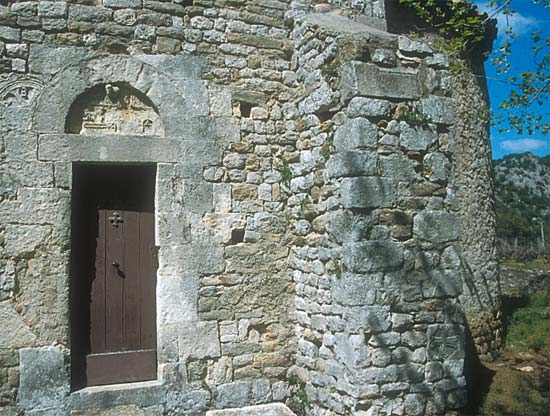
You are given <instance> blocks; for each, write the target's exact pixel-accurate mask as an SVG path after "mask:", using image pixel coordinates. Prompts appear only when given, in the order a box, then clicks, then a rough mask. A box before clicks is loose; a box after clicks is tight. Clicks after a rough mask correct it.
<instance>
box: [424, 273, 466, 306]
mask: <svg viewBox="0 0 550 416" xmlns="http://www.w3.org/2000/svg"><path fill="white" fill-rule="evenodd" d="M461 293H462V279H461V276H460V272H459V271H458V270H456V271H454V270H453V271H448V270H443V271H441V270H431V271H428V272H427V273H426V275H425V276H424V280H422V295H423V296H424V298H426V299H429V298H449V297H451V298H454V297H457V296H458V295H460V294H461Z"/></svg>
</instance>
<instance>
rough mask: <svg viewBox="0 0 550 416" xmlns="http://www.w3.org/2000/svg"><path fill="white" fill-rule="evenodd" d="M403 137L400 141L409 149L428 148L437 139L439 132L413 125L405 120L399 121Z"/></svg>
mask: <svg viewBox="0 0 550 416" xmlns="http://www.w3.org/2000/svg"><path fill="white" fill-rule="evenodd" d="M399 127H400V129H401V137H400V140H399V143H400V144H401V146H402V147H404V148H405V149H407V150H426V149H427V148H428V146H430V145H431V144H433V143H435V142H436V141H437V134H436V133H435V132H434V131H432V130H431V129H427V128H423V127H420V126H415V127H411V126H409V125H408V124H407V123H405V122H404V121H402V122H400V123H399Z"/></svg>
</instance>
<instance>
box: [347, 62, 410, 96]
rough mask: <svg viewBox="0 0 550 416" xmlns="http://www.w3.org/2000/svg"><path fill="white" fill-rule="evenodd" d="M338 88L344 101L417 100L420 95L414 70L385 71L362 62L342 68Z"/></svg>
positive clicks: (352, 63)
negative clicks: (379, 98)
mask: <svg viewBox="0 0 550 416" xmlns="http://www.w3.org/2000/svg"><path fill="white" fill-rule="evenodd" d="M340 87H341V88H342V95H343V97H344V99H347V98H352V97H354V96H366V97H381V98H401V99H417V98H420V94H421V88H420V84H419V82H418V72H417V71H416V70H412V69H410V70H408V69H393V68H392V69H386V68H380V67H377V66H376V65H373V64H368V63H362V62H350V63H348V64H346V65H344V66H343V67H342V70H341V83H340Z"/></svg>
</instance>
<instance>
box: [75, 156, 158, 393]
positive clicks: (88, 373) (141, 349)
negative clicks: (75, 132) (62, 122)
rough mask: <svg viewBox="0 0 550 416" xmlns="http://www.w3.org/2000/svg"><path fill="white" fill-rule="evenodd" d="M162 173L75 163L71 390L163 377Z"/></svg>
mask: <svg viewBox="0 0 550 416" xmlns="http://www.w3.org/2000/svg"><path fill="white" fill-rule="evenodd" d="M155 176H156V166H155V165H151V164H140V165H108V164H74V165H73V193H72V212H71V273H70V275H71V278H70V321H71V385H72V389H73V390H76V389H80V388H83V387H86V386H94V385H103V384H115V383H125V382H135V381H145V380H154V379H156V378H157V360H156V342H157V337H156V272H157V268H158V262H157V247H156V246H155V226H154V224H155V221H154V218H155V214H154V213H155V210H154V195H155Z"/></svg>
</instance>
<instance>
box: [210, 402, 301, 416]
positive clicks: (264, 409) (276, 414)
mask: <svg viewBox="0 0 550 416" xmlns="http://www.w3.org/2000/svg"><path fill="white" fill-rule="evenodd" d="M206 416H296V414H295V413H294V412H293V411H292V410H290V409H289V408H288V407H287V406H285V405H284V404H282V403H270V404H261V405H258V406H247V407H239V408H235V409H222V410H209V411H208V412H206Z"/></svg>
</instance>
